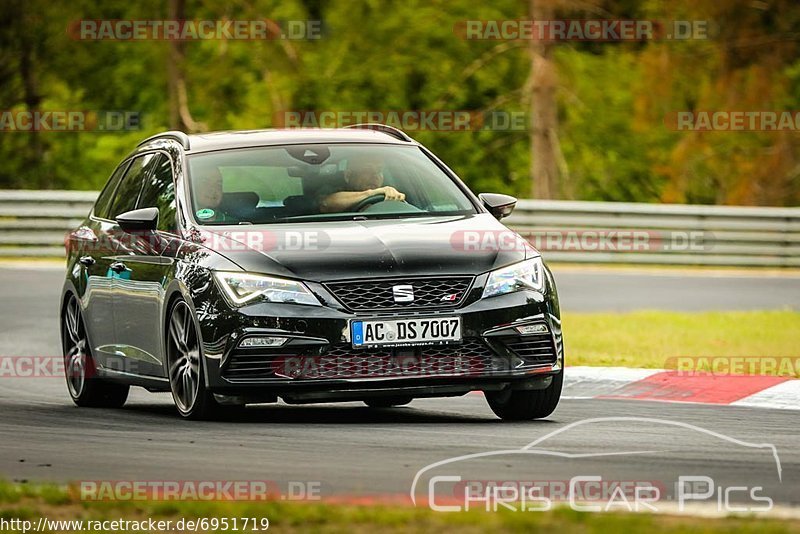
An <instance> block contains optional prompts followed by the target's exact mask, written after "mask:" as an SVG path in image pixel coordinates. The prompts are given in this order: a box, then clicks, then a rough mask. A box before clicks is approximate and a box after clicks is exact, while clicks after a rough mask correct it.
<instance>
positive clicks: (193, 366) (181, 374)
mask: <svg viewBox="0 0 800 534" xmlns="http://www.w3.org/2000/svg"><path fill="white" fill-rule="evenodd" d="M166 337H167V366H168V372H169V386H170V390H171V391H172V399H173V400H174V401H175V407H176V408H177V409H178V413H179V414H180V415H181V416H182V417H184V418H186V419H211V418H214V417H216V416H218V415H220V413H221V412H222V407H221V406H220V405H219V404H218V403H217V401H216V400H214V395H213V394H212V393H211V392H209V391H208V389H206V385H205V381H204V380H203V366H202V356H201V354H200V339H199V337H198V335H197V327H196V326H195V321H194V314H193V313H192V310H191V308H189V305H188V304H187V303H186V301H184V300H182V299H179V300H176V301H175V303H173V305H172V308H171V309H170V313H169V320H168V321H167V336H166Z"/></svg>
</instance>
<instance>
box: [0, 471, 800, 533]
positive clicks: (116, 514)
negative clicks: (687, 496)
mask: <svg viewBox="0 0 800 534" xmlns="http://www.w3.org/2000/svg"><path fill="white" fill-rule="evenodd" d="M40 517H45V518H47V519H48V520H65V521H66V520H73V521H74V520H83V521H84V522H86V521H114V520H119V519H123V520H138V521H142V520H147V519H151V518H152V519H154V520H171V521H173V522H177V521H178V520H180V519H187V520H188V519H199V518H228V519H229V520H230V521H232V519H233V518H240V519H239V522H240V523H239V528H240V531H249V530H250V529H246V530H242V529H241V518H255V520H256V524H260V519H261V518H264V517H266V518H268V520H269V530H273V531H277V532H290V533H291V532H309V531H312V532H440V533H441V532H459V533H463V532H466V533H470V532H532V531H539V530H540V531H544V532H561V533H564V534H570V533H573V532H574V533H581V534H587V533H598V534H599V533H602V534H605V533H608V532H647V533H648V534H653V533H661V532H670V533H672V532H676V533H677V532H681V533H682V532H700V533H716V532H743V533H750V532H752V533H765V534H771V533H776V534H777V533H783V532H797V529H798V528H800V522H799V521H797V520H781V519H766V518H761V517H759V518H752V517H727V518H696V517H686V516H667V515H649V514H622V513H602V514H601V513H597V514H591V513H581V512H576V511H573V510H570V509H567V508H558V509H556V510H552V511H548V512H536V513H530V512H528V513H514V512H509V511H502V512H496V513H487V512H481V511H469V512H461V513H437V512H433V511H431V510H429V509H427V508H413V507H411V506H388V505H374V506H365V505H347V504H323V503H307V502H287V501H269V502H261V503H241V502H186V501H182V502H151V501H136V502H84V501H80V500H79V499H78V498H77V496H75V495H73V494H72V493H70V492H68V491H67V490H66V489H65V488H60V487H56V486H36V485H30V484H24V485H18V484H10V483H6V482H0V522H1V521H2V520H6V521H8V520H11V519H21V520H28V521H32V522H33V524H34V525H35V524H36V523H37V522H38V520H39V518H40ZM252 520H253V519H251V521H252ZM198 530H199V531H203V529H202V528H201V529H198ZM219 530H221V529H218V531H219ZM2 531H4V532H12V531H13V532H19V530H10V529H5V530H2ZM74 531H75V530H74V529H73V530H70V529H68V528H67V529H64V530H59V532H74ZM259 531H263V529H259Z"/></svg>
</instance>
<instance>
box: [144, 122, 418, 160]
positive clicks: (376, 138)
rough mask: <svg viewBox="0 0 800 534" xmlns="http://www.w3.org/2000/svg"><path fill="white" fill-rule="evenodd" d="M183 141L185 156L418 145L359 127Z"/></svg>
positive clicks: (227, 133) (206, 135) (148, 142)
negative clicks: (276, 149)
mask: <svg viewBox="0 0 800 534" xmlns="http://www.w3.org/2000/svg"><path fill="white" fill-rule="evenodd" d="M170 137H171V136H170V135H169V133H165V134H159V135H157V136H153V137H152V138H150V139H147V140H146V141H144V142H142V143H141V145H140V146H139V147H138V149H139V150H141V149H145V148H150V146H151V145H152V144H154V143H158V142H159V141H163V140H164V139H165V138H170ZM185 139H187V140H188V145H189V148H188V149H187V150H186V154H187V155H189V154H197V153H200V152H210V151H214V150H228V149H234V148H249V147H258V146H277V145H297V144H317V143H320V144H323V143H381V144H392V145H411V144H414V145H415V144H417V143H416V142H414V141H404V140H402V139H398V138H397V137H395V136H393V135H391V134H389V133H385V132H382V131H378V130H371V129H362V128H292V129H283V130H279V129H270V130H238V131H221V132H206V133H200V134H192V135H188V136H185ZM176 140H177V139H176ZM184 147H185V145H184Z"/></svg>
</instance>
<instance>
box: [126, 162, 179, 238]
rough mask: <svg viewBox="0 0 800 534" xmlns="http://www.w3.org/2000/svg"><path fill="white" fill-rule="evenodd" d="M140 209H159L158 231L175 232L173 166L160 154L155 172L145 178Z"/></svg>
mask: <svg viewBox="0 0 800 534" xmlns="http://www.w3.org/2000/svg"><path fill="white" fill-rule="evenodd" d="M136 207H137V209H138V208H158V213H159V215H158V229H159V230H166V231H168V232H170V231H174V230H175V228H176V225H175V185H174V183H173V181H172V164H171V163H170V159H169V158H168V157H167V156H165V155H164V154H160V155H159V156H158V159H157V160H156V161H155V162H154V164H153V172H152V173H149V174H148V175H147V176H146V177H145V182H144V188H143V189H142V194H141V195H140V197H139V203H138V204H137V205H136Z"/></svg>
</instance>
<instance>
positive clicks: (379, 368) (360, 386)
mask: <svg viewBox="0 0 800 534" xmlns="http://www.w3.org/2000/svg"><path fill="white" fill-rule="evenodd" d="M323 302H324V300H323ZM456 315H457V316H460V317H461V324H462V337H463V340H464V341H463V343H461V344H454V345H446V346H444V345H430V346H426V347H410V348H409V347H404V348H397V349H385V348H384V349H361V348H359V349H353V348H352V347H351V345H350V339H349V331H348V328H349V321H350V320H352V319H356V318H358V319H375V318H381V317H387V318H388V317H391V318H401V317H430V316H448V317H449V316H456ZM531 324H539V325H544V327H545V328H546V332H544V333H542V332H540V333H537V334H536V335H522V334H520V333H519V331H518V330H516V328H517V327H518V326H522V325H531ZM200 330H201V336H202V339H203V353H204V363H205V365H204V367H205V373H206V381H207V385H208V387H209V389H210V390H211V391H213V392H214V393H216V394H218V395H222V396H237V397H245V398H247V399H249V400H248V402H256V401H258V400H263V401H268V400H274V398H276V397H278V396H279V397H281V398H283V399H284V400H286V401H287V402H315V401H320V400H355V399H360V398H370V397H376V396H381V395H398V394H402V395H405V396H412V397H426V396H427V397H432V396H448V395H461V394H464V393H466V392H468V391H474V390H484V391H497V390H502V389H505V388H509V387H511V388H534V389H538V388H541V387H547V385H549V383H550V380H551V377H552V376H553V375H554V374H556V373H558V372H560V371H561V370H562V369H563V358H564V354H563V343H562V335H561V321H560V317H559V308H558V301H557V296H556V293H555V290H554V288H553V290H552V291H545V292H544V293H539V292H535V291H519V292H516V293H510V294H507V295H502V296H498V297H493V298H490V299H478V300H474V301H473V302H471V303H470V304H467V305H465V306H463V307H461V308H458V309H454V310H446V311H430V312H422V311H419V312H408V311H403V312H393V313H353V312H350V311H348V310H346V309H344V308H343V307H342V306H338V305H337V306H327V305H326V306H322V307H311V306H298V305H291V304H271V303H259V304H253V305H249V306H245V307H242V308H239V309H236V310H233V309H227V310H224V311H221V312H220V313H218V314H214V315H213V316H209V317H205V318H204V317H203V316H202V315H201V316H200ZM253 335H274V336H280V337H287V338H289V341H288V342H287V343H286V344H284V345H283V346H281V347H279V348H270V349H263V348H262V349H243V348H241V347H239V343H240V342H241V340H242V339H243V338H246V337H249V336H253ZM548 351H549V352H548Z"/></svg>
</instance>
